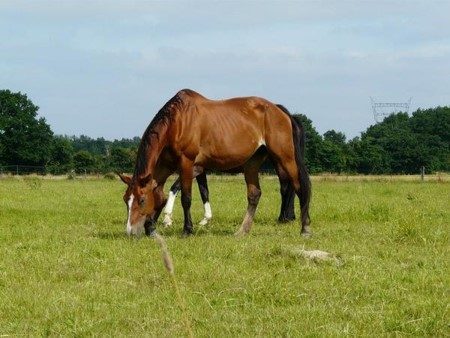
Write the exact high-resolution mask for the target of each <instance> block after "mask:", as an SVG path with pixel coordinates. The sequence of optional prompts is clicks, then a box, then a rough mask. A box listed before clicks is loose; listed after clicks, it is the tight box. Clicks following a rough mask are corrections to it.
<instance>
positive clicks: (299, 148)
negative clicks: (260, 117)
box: [277, 104, 311, 227]
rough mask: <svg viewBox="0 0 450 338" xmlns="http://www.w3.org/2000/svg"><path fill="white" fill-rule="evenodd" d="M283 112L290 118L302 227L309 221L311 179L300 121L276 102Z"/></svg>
mask: <svg viewBox="0 0 450 338" xmlns="http://www.w3.org/2000/svg"><path fill="white" fill-rule="evenodd" d="M277 107H278V108H280V109H281V110H282V111H283V112H284V113H286V114H287V115H288V116H289V118H290V119H291V124H292V138H293V140H294V152H295V162H296V163H297V167H298V170H299V176H300V177H299V181H300V196H299V198H300V208H301V212H302V227H304V226H306V225H308V224H309V223H310V217H309V202H310V200H311V181H310V179H309V174H308V170H307V168H306V164H305V142H306V137H305V132H304V128H303V125H302V123H301V122H299V121H297V120H295V119H294V118H293V117H292V115H291V114H290V113H289V111H288V110H287V109H286V107H284V106H282V105H281V104H277Z"/></svg>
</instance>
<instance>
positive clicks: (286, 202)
mask: <svg viewBox="0 0 450 338" xmlns="http://www.w3.org/2000/svg"><path fill="white" fill-rule="evenodd" d="M275 169H276V171H277V174H278V180H279V181H280V194H281V209H280V216H279V217H278V222H281V223H285V222H289V221H293V220H295V208H294V202H295V190H294V188H293V187H292V184H291V180H290V179H289V176H288V175H287V173H286V172H285V171H284V169H283V167H282V166H281V165H280V164H279V163H275Z"/></svg>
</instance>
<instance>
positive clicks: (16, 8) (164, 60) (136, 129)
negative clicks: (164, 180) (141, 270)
mask: <svg viewBox="0 0 450 338" xmlns="http://www.w3.org/2000/svg"><path fill="white" fill-rule="evenodd" d="M196 4H197V6H193V5H192V3H191V2H187V1H175V2H170V3H161V2H140V1H130V2H125V1H110V2H108V3H107V6H106V5H105V2H102V1H92V2H89V4H85V3H79V2H76V1H65V2H62V3H54V2H52V1H37V2H33V3H29V2H26V1H4V2H1V3H0V41H2V43H0V54H1V55H2V58H1V59H0V70H1V71H0V87H1V88H4V89H9V90H11V91H13V92H19V91H20V92H22V93H24V94H26V95H27V96H28V98H29V99H31V100H32V101H33V103H34V104H36V105H37V106H39V107H40V109H39V112H38V114H39V116H41V117H44V118H45V119H46V121H47V123H48V124H49V125H50V126H51V128H52V130H53V132H54V133H55V134H56V135H68V136H77V135H78V136H81V135H86V136H89V137H90V138H94V139H96V138H100V137H103V138H105V139H106V140H114V139H122V138H128V139H130V138H133V137H136V136H137V137H140V136H141V135H142V133H143V132H144V130H145V128H146V126H147V125H148V124H149V123H150V121H151V119H152V118H153V116H154V115H155V114H156V113H157V111H158V110H159V109H160V108H161V107H162V106H163V105H164V103H165V102H166V101H167V100H169V99H170V98H171V97H172V96H173V95H174V94H175V93H176V92H177V91H178V90H180V89H182V88H191V89H193V90H196V91H198V92H200V93H201V94H203V95H205V96H206V97H208V98H211V99H224V98H229V97H235V96H251V95H256V96H261V97H264V98H267V99H269V100H270V101H272V102H274V103H280V104H283V105H284V106H286V107H287V108H288V109H289V111H291V113H292V114H296V113H301V114H304V115H306V116H307V117H308V118H309V119H311V120H312V122H313V125H314V127H315V128H316V129H317V131H318V132H319V133H320V134H321V135H323V134H324V133H325V132H326V131H328V130H331V129H334V130H336V131H340V132H343V133H344V134H345V135H346V138H347V139H352V138H354V137H356V136H360V135H361V133H362V132H364V131H365V130H366V129H367V128H368V127H369V126H370V125H373V124H375V121H374V117H373V114H372V107H371V103H370V97H373V98H374V99H375V100H376V101H377V102H407V101H408V100H409V98H410V97H412V102H411V107H410V110H409V113H410V114H411V113H412V112H414V111H416V110H417V109H418V108H419V107H420V108H421V109H428V108H433V107H437V106H447V105H448V104H449V102H450V98H449V92H448V88H450V77H448V76H447V75H446V74H445V72H444V71H443V69H450V21H449V20H448V18H447V14H446V13H448V12H450V2H438V1H436V2H429V1H412V2H407V3H404V2H400V1H393V2H364V3H361V2H357V1H346V2H331V1H330V2H326V3H324V2H293V1H284V2H271V1H264V2H260V3H258V6H255V5H254V4H255V3H254V2H239V3H238V2H233V1H231V2H215V3H209V2H206V1H197V2H196ZM269 18H270V19H269Z"/></svg>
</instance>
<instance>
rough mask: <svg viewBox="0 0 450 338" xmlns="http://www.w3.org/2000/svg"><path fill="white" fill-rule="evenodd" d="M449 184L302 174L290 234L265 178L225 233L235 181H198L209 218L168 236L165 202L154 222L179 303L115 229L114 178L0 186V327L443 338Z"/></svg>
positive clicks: (161, 272)
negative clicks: (306, 207)
mask: <svg viewBox="0 0 450 338" xmlns="http://www.w3.org/2000/svg"><path fill="white" fill-rule="evenodd" d="M449 188H450V185H449V183H448V182H439V181H437V182H424V183H421V182H414V181H395V180H386V181H376V180H372V181H358V180H354V181H345V180H344V181H333V180H331V179H330V180H328V179H325V180H316V181H314V182H313V202H312V207H311V208H312V209H311V211H312V230H313V237H312V238H310V239H304V238H302V237H300V236H299V226H298V223H297V222H293V223H289V224H285V225H279V224H277V223H276V218H277V216H278V207H279V195H278V182H277V180H274V179H272V178H270V177H265V178H264V179H263V180H262V190H263V195H262V197H261V201H260V205H259V208H258V210H257V214H256V219H255V224H254V226H253V229H252V232H251V234H250V235H249V236H248V237H245V238H242V239H237V238H235V237H234V236H233V233H234V231H235V230H236V228H237V226H238V225H239V224H240V222H241V220H242V217H243V215H244V212H245V208H246V196H245V184H244V183H243V180H242V179H241V178H231V179H222V178H212V179H211V180H210V189H211V204H212V208H213V217H214V219H213V222H212V224H211V225H209V226H206V227H198V226H197V227H196V234H195V236H193V237H191V238H188V239H181V238H180V236H179V235H180V234H181V227H182V225H181V222H182V216H181V211H182V210H181V206H180V201H179V199H178V200H177V202H176V208H175V225H174V226H173V228H171V229H160V233H161V234H163V236H164V237H165V239H166V242H167V245H168V247H169V249H170V252H171V254H172V256H173V261H174V264H175V278H176V283H177V285H178V288H179V291H180V294H181V296H182V297H183V299H184V300H183V301H184V303H185V310H184V311H183V306H180V303H179V302H178V301H177V297H176V293H175V290H174V284H173V282H172V280H171V278H170V276H169V274H168V273H167V272H166V270H165V269H164V266H163V263H162V261H161V253H160V249H159V247H158V246H157V245H156V243H155V241H154V240H153V239H150V238H142V239H140V240H136V239H130V238H127V237H126V236H125V226H124V222H125V218H126V215H125V213H126V208H125V204H124V203H123V201H122V194H123V191H124V186H123V184H122V183H121V182H119V181H118V180H117V181H110V180H105V179H98V180H40V179H37V178H26V179H4V180H0V335H2V336H3V335H22V334H27V335H140V336H142V335H151V336H183V335H187V334H188V329H190V330H192V332H193V334H194V335H195V336H300V335H302V336H303V335H310V336H342V335H355V336H378V335H380V334H381V335H394V334H400V335H415V336H431V335H433V336H436V335H440V336H443V335H447V336H448V335H449V313H448V304H449V285H450V283H449V276H450V271H449V266H448V257H449V237H448V236H449V224H450V215H449V201H450V189H449ZM193 196H194V201H193V209H192V210H193V219H194V220H196V221H200V220H201V217H202V213H203V211H202V207H201V203H200V201H199V200H200V198H199V195H198V191H197V189H196V188H195V189H194V192H193ZM297 214H298V209H297ZM302 248H304V249H306V250H313V249H318V250H324V251H327V252H330V253H332V254H333V255H334V256H335V257H336V259H334V260H331V261H327V262H320V261H310V260H307V259H305V258H301V257H299V256H298V255H297V254H296V252H297V251H298V250H299V249H302ZM181 305H182V304H181ZM186 315H187V318H188V320H189V322H190V324H188V325H189V326H190V328H188V327H187V325H186V324H185V322H184V321H183V318H186V317H184V316H186Z"/></svg>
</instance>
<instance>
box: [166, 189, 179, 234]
mask: <svg viewBox="0 0 450 338" xmlns="http://www.w3.org/2000/svg"><path fill="white" fill-rule="evenodd" d="M176 196H177V194H174V193H173V191H172V190H170V191H169V198H168V199H167V203H166V207H165V208H164V219H163V224H164V225H165V226H166V227H169V226H171V225H172V223H173V220H172V212H173V206H174V204H175V197H176Z"/></svg>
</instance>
